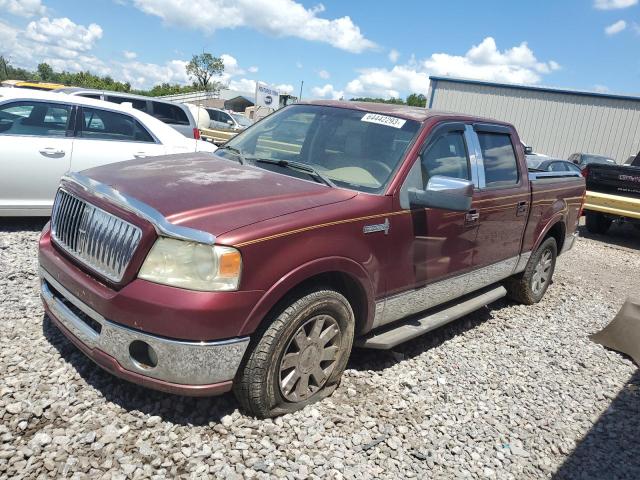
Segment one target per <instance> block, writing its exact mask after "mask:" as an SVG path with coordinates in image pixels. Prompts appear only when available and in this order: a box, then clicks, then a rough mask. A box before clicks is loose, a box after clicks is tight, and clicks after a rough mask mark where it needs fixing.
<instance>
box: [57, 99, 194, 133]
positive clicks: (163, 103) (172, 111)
mask: <svg viewBox="0 0 640 480" xmlns="http://www.w3.org/2000/svg"><path fill="white" fill-rule="evenodd" d="M56 92H61V93H66V94H68V95H77V96H80V97H86V98H94V99H96V100H104V101H107V102H112V103H131V104H132V105H133V108H135V109H136V110H140V111H142V112H145V113H147V114H149V115H151V116H152V117H156V118H157V119H158V120H160V121H161V122H163V123H166V124H167V125H169V126H170V127H172V128H174V129H176V130H177V131H178V132H180V133H181V134H183V135H184V136H185V137H187V138H195V139H196V140H198V139H199V138H200V131H199V130H198V125H197V123H196V121H195V119H194V118H193V115H192V114H191V111H190V110H189V107H187V106H186V105H183V104H181V103H174V102H170V101H167V100H161V99H158V98H155V97H146V96H144V95H134V94H132V93H124V92H112V91H109V90H93V89H90V88H77V87H68V88H61V89H58V90H56Z"/></svg>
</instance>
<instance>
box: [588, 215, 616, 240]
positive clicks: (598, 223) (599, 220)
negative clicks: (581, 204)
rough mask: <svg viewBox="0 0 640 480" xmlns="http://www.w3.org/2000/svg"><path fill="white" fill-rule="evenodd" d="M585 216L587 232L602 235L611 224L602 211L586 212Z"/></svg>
mask: <svg viewBox="0 0 640 480" xmlns="http://www.w3.org/2000/svg"><path fill="white" fill-rule="evenodd" d="M585 217H586V224H587V230H588V231H589V233H597V234H600V235H604V234H605V233H607V231H608V230H609V227H610V226H611V219H610V218H607V217H605V216H604V215H603V214H602V213H598V212H586V213H585Z"/></svg>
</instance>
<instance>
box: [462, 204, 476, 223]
mask: <svg viewBox="0 0 640 480" xmlns="http://www.w3.org/2000/svg"><path fill="white" fill-rule="evenodd" d="M479 219H480V213H479V212H478V210H476V209H475V208H474V209H473V210H469V211H468V212H467V213H466V215H465V216H464V223H465V224H466V225H475V224H476V223H477V222H478V220H479Z"/></svg>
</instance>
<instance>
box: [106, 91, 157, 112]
mask: <svg viewBox="0 0 640 480" xmlns="http://www.w3.org/2000/svg"><path fill="white" fill-rule="evenodd" d="M106 100H107V101H108V102H112V103H120V104H122V103H130V104H131V105H133V108H135V109H136V110H140V111H142V112H146V111H147V101H146V100H141V99H139V98H127V97H116V96H115V95H109V96H108V97H106Z"/></svg>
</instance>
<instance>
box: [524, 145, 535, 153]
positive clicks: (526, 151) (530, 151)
mask: <svg viewBox="0 0 640 480" xmlns="http://www.w3.org/2000/svg"><path fill="white" fill-rule="evenodd" d="M532 153H533V147H530V146H528V145H525V146H524V154H525V155H531V154H532Z"/></svg>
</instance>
